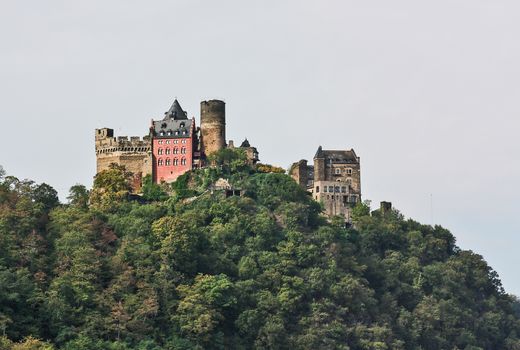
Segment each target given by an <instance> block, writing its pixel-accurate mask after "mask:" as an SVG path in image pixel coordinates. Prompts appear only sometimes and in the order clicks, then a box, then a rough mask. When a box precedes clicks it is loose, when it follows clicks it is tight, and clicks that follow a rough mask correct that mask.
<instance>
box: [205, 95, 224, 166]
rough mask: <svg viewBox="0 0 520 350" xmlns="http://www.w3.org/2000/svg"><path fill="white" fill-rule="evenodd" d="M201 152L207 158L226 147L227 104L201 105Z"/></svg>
mask: <svg viewBox="0 0 520 350" xmlns="http://www.w3.org/2000/svg"><path fill="white" fill-rule="evenodd" d="M200 131H201V151H202V153H203V154H205V155H206V156H209V155H210V154H212V153H214V152H217V151H219V150H221V149H223V148H225V147H226V104H225V102H224V101H220V100H209V101H202V102H201V103H200Z"/></svg>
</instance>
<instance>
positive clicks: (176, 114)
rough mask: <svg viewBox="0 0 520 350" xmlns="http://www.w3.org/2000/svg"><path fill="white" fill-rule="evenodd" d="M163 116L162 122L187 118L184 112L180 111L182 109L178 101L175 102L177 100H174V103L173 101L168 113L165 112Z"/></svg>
mask: <svg viewBox="0 0 520 350" xmlns="http://www.w3.org/2000/svg"><path fill="white" fill-rule="evenodd" d="M164 114H165V116H164V119H163V120H166V119H174V120H181V119H188V116H187V115H186V112H184V111H183V110H182V107H181V105H180V104H179V101H177V99H175V101H173V104H172V106H171V107H170V109H169V110H168V112H166V113H164Z"/></svg>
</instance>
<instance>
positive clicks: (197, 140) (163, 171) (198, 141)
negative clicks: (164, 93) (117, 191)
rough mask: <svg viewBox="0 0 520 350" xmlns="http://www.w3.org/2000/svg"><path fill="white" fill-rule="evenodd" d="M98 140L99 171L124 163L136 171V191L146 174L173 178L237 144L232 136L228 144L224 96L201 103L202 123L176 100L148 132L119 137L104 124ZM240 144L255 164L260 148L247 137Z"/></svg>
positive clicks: (164, 179)
mask: <svg viewBox="0 0 520 350" xmlns="http://www.w3.org/2000/svg"><path fill="white" fill-rule="evenodd" d="M95 140H96V163H97V169H96V171H97V173H99V172H101V171H103V170H106V169H108V168H109V166H110V164H112V163H115V164H118V165H123V166H125V168H126V169H127V170H128V171H130V172H132V173H133V176H134V178H133V184H132V187H133V189H134V191H136V192H137V191H139V189H140V187H141V185H142V179H143V177H145V176H146V175H151V176H152V179H153V181H154V182H155V183H161V182H173V181H175V179H177V177H179V176H180V175H182V174H184V173H185V172H186V171H188V170H191V169H196V168H200V167H204V166H205V165H206V163H207V157H208V156H210V155H211V154H212V153H215V152H217V151H219V150H221V149H224V148H226V147H229V148H235V146H234V143H233V141H231V140H230V141H229V143H227V144H226V104H225V103H224V102H223V101H220V100H210V101H202V102H201V103H200V127H196V125H195V118H191V119H189V118H188V115H187V114H186V111H184V110H183V109H182V108H181V106H180V104H179V102H178V101H177V100H175V101H174V102H173V104H172V106H171V107H170V109H169V110H168V111H167V112H166V113H165V115H164V118H162V119H160V120H152V121H151V125H150V130H149V134H148V135H147V136H144V137H143V138H140V137H134V136H132V137H130V140H129V139H128V137H127V136H119V137H117V138H116V137H115V136H114V130H113V129H109V128H102V129H96V134H95ZM239 148H240V149H243V150H244V152H245V154H246V155H247V158H248V161H249V162H250V163H251V164H256V163H257V162H258V151H257V149H256V148H255V147H252V146H251V145H250V144H249V142H248V141H247V139H246V140H244V142H242V144H241V145H240V147H239Z"/></svg>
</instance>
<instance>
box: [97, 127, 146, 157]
mask: <svg viewBox="0 0 520 350" xmlns="http://www.w3.org/2000/svg"><path fill="white" fill-rule="evenodd" d="M113 135H114V132H113V130H112V129H108V128H105V129H96V154H107V153H113V152H128V153H146V152H151V151H152V146H151V142H150V136H144V137H142V138H141V137H139V136H130V138H128V136H117V137H115V136H113Z"/></svg>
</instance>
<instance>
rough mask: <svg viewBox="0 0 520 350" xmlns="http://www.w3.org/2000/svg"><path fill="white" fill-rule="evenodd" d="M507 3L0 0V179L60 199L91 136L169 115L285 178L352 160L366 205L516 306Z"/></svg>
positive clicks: (90, 155) (519, 47)
mask: <svg viewBox="0 0 520 350" xmlns="http://www.w3.org/2000/svg"><path fill="white" fill-rule="evenodd" d="M519 17H520V2H518V1H517V0H493V1H489V0H485V1H484V0H435V1H417V0H394V1H388V0H364V1H353V0H337V1H332V0H320V1H307V0H294V1H283V0H264V1H243V0H220V1H210V0H206V1H201V0H185V1H177V0H170V1H160V0H156V1H146V2H145V1H135V0H124V1H123V0H112V1H99V0H89V1H65V0H63V1H55V0H47V1H35V0H33V1H7V0H0V19H1V20H0V43H1V45H0V96H1V98H0V101H1V103H0V165H2V166H3V167H4V168H5V170H6V171H7V172H8V174H10V175H15V176H17V177H19V178H30V179H32V180H35V181H36V182H46V183H48V184H50V185H52V186H53V187H55V188H56V189H57V190H58V191H59V193H60V197H61V198H62V199H64V198H65V197H66V195H67V191H68V188H69V187H70V186H72V185H74V184H76V183H81V184H85V185H87V186H91V184H92V179H93V176H94V174H95V154H94V129H95V128H101V127H111V128H113V129H114V130H115V133H116V134H117V135H127V136H135V135H137V136H143V135H145V134H146V133H147V130H148V127H149V124H150V119H151V118H155V119H159V118H162V116H163V113H164V112H165V111H166V110H168V108H169V107H170V105H171V103H172V102H173V100H174V99H175V98H178V99H179V101H180V103H181V105H182V107H183V109H185V110H186V111H188V114H189V116H190V117H191V116H194V117H196V119H197V123H198V121H199V109H200V101H202V100H207V99H214V98H216V99H223V100H224V101H226V119H227V136H228V138H229V139H233V140H235V142H241V141H242V140H243V139H244V138H245V137H247V138H248V139H249V140H250V142H251V143H252V144H253V145H254V146H256V147H257V148H258V149H259V152H260V158H261V160H262V161H263V162H265V163H270V164H275V165H279V166H283V167H284V168H287V167H288V166H289V165H290V164H291V163H292V162H294V161H297V160H299V159H308V160H312V158H313V155H314V153H315V152H316V149H317V148H318V146H319V145H322V146H323V148H325V149H350V148H354V150H355V151H356V153H357V154H358V155H359V156H360V157H361V167H362V194H363V197H364V199H370V200H371V201H372V205H373V206H374V207H377V206H378V203H379V202H380V201H382V200H387V201H391V202H392V203H393V205H394V207H396V208H397V209H399V210H400V211H401V212H402V213H403V214H404V215H405V216H406V217H410V218H413V219H415V220H418V221H421V222H423V223H427V224H439V225H442V226H444V227H446V228H448V229H449V230H451V231H452V233H453V234H454V235H455V236H456V238H457V244H458V245H459V246H460V247H461V248H463V249H471V250H473V251H474V252H476V253H478V254H481V255H482V256H484V258H485V259H486V260H487V261H488V262H489V264H490V265H491V266H492V267H493V268H494V269H495V270H496V271H497V272H498V273H499V275H500V277H501V279H502V282H503V285H504V287H505V289H506V291H507V292H510V293H514V294H516V295H520V279H519V278H517V272H516V267H517V266H519V265H520V254H518V253H517V247H518V246H519V245H520V235H519V231H520V218H519V206H518V203H517V200H519V199H520V186H519V183H518V180H519V179H520V157H519V156H520V142H519V136H518V134H519V131H520V120H519V118H518V117H519V115H520V98H519V97H520V65H519V62H520V40H519V33H520V18H519Z"/></svg>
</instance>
